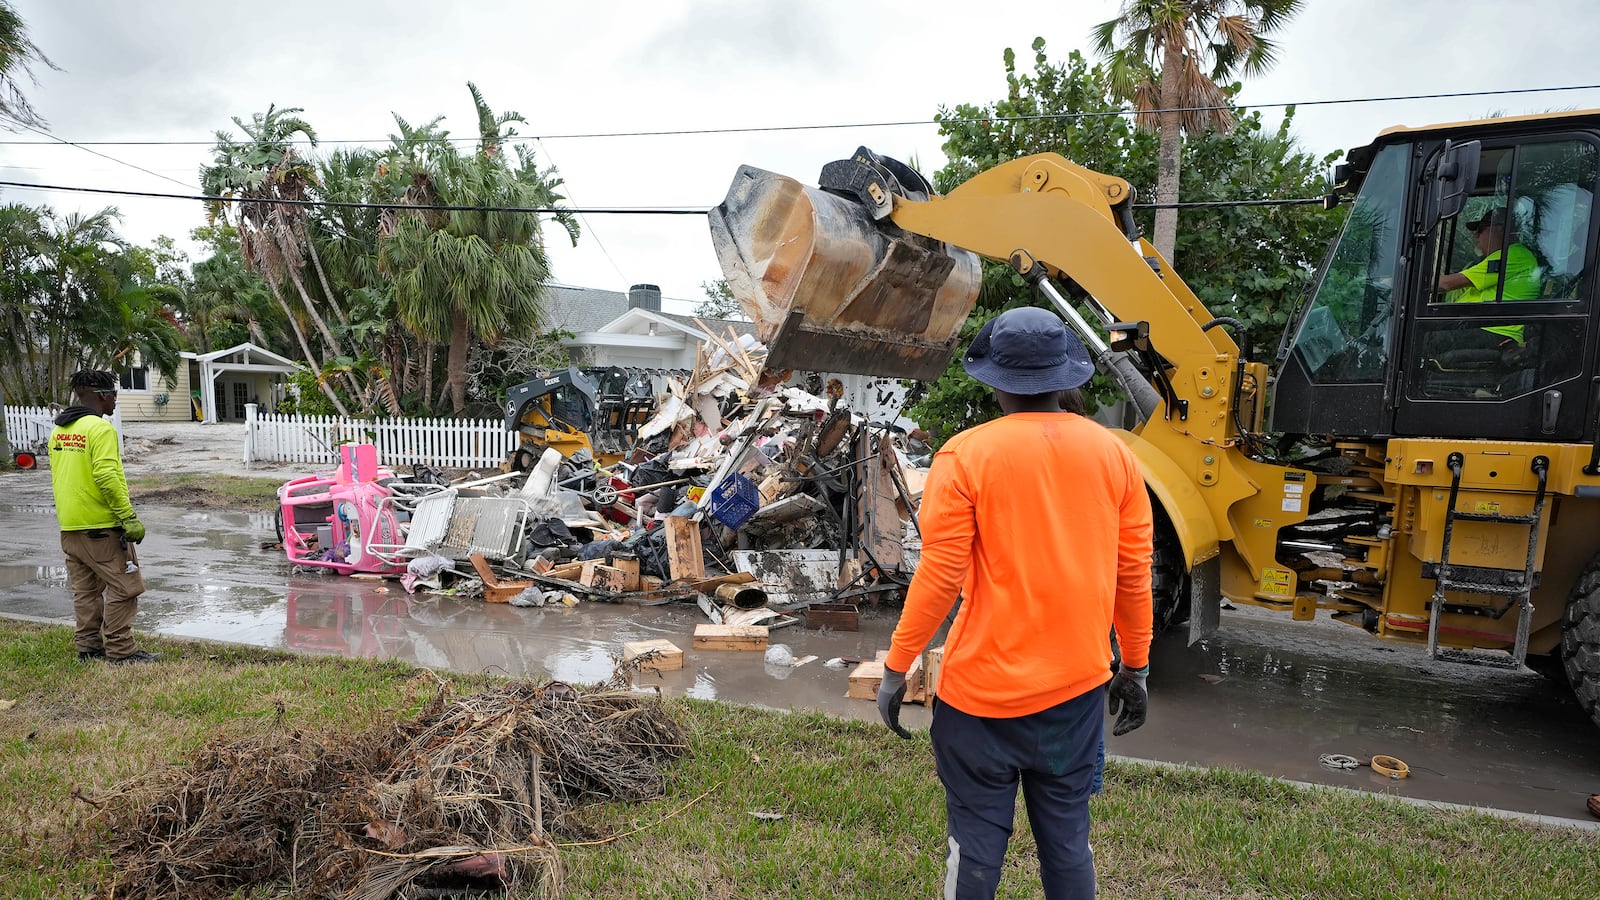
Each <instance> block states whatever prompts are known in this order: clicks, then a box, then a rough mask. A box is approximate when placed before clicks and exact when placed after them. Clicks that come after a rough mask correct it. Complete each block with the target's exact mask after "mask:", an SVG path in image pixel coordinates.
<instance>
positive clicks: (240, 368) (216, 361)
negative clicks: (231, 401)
mask: <svg viewBox="0 0 1600 900" xmlns="http://www.w3.org/2000/svg"><path fill="white" fill-rule="evenodd" d="M184 355H185V356H189V357H190V358H191V359H193V360H195V361H196V362H198V363H199V364H200V384H199V389H200V409H201V412H202V413H203V414H204V420H205V421H206V422H216V421H217V384H216V381H217V376H219V375H221V374H222V373H224V372H275V373H281V374H285V375H287V374H291V373H293V372H297V371H299V370H300V364H299V363H297V362H295V361H294V360H292V359H288V358H287V357H283V356H279V355H278V354H276V353H273V352H272V351H271V350H267V349H265V348H263V347H257V346H256V345H255V344H252V343H249V342H245V343H243V344H237V345H235V346H232V347H229V348H228V349H226V350H213V351H211V352H210V353H202V354H198V355H192V356H191V355H190V354H184Z"/></svg>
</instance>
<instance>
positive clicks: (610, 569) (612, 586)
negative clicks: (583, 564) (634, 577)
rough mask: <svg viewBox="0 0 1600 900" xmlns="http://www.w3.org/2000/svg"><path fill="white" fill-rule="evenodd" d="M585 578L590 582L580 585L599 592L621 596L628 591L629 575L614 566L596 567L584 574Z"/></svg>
mask: <svg viewBox="0 0 1600 900" xmlns="http://www.w3.org/2000/svg"><path fill="white" fill-rule="evenodd" d="M583 576H584V577H585V578H587V579H588V581H585V582H580V584H584V585H586V586H587V587H592V588H594V589H595V590H597V591H609V592H611V593H614V594H620V593H622V592H623V591H625V590H627V587H626V585H627V583H628V576H627V574H626V573H625V572H623V571H622V570H621V569H618V568H616V567H614V566H595V567H594V568H593V569H590V570H588V571H586V572H584V573H583Z"/></svg>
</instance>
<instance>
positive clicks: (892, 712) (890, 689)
mask: <svg viewBox="0 0 1600 900" xmlns="http://www.w3.org/2000/svg"><path fill="white" fill-rule="evenodd" d="M905 699H906V673H904V672H896V671H895V670H893V669H891V668H889V667H888V666H884V667H883V681H881V682H879V683H878V718H880V719H882V720H883V724H885V725H887V726H889V729H890V730H891V731H893V732H894V733H895V734H898V735H900V736H901V737H903V738H905V739H906V740H908V741H909V740H911V732H909V731H907V730H905V729H904V728H902V727H900V704H901V703H902V702H904V700H905Z"/></svg>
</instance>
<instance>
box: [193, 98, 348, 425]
mask: <svg viewBox="0 0 1600 900" xmlns="http://www.w3.org/2000/svg"><path fill="white" fill-rule="evenodd" d="M301 111H302V110H301V109H299V108H298V107H291V108H288V109H281V110H280V109H278V108H277V106H276V105H271V106H268V107H267V111H266V112H265V113H256V114H255V115H254V116H253V117H251V121H250V123H249V124H246V123H245V122H244V121H243V120H241V119H239V118H238V117H237V116H235V117H234V119H233V123H234V124H235V125H237V126H239V128H240V130H242V131H243V132H244V133H245V135H246V136H247V137H248V138H249V140H248V141H245V142H236V141H234V139H233V136H232V135H230V134H228V133H227V132H225V131H219V132H217V146H216V148H215V150H214V151H213V153H214V162H213V164H212V165H210V166H207V167H205V168H204V169H202V170H201V171H200V179H201V181H200V183H201V186H202V187H203V188H204V189H205V192H206V194H208V195H211V196H216V197H227V198H230V199H237V200H239V201H242V202H239V203H236V204H234V205H235V207H236V209H234V210H233V213H234V215H235V216H236V217H237V220H238V229H239V248H240V251H241V253H242V254H243V256H244V259H245V264H246V265H248V266H249V267H250V268H251V270H252V271H255V272H256V273H258V274H260V275H261V276H262V277H263V278H264V279H265V280H266V282H267V285H268V287H270V288H271V290H272V296H273V298H274V299H275V300H277V302H278V304H279V306H280V307H282V309H283V313H284V315H285V317H287V318H288V320H289V325H290V327H291V328H292V329H293V331H294V336H295V339H296V341H297V342H298V343H299V344H300V350H301V352H302V353H303V354H304V356H305V359H306V364H307V365H308V366H310V367H311V372H312V374H313V375H314V376H316V379H317V383H318V385H319V386H320V387H321V388H322V391H323V393H324V394H326V395H327V397H328V399H329V401H331V402H332V403H333V407H334V409H335V410H337V411H338V413H339V415H341V416H347V415H349V411H348V410H347V409H346V408H345V405H344V403H343V401H341V400H340V399H339V397H338V395H337V394H335V393H334V390H333V387H332V385H330V384H328V382H327V380H326V379H324V378H323V377H322V364H321V363H320V362H319V361H318V357H317V355H316V354H314V353H312V351H311V345H310V343H309V342H308V341H307V340H306V334H305V329H304V328H303V327H302V325H301V315H303V316H304V317H305V318H307V319H309V320H310V321H311V323H312V324H313V325H314V326H315V327H316V329H317V331H318V332H320V333H321V335H322V339H323V343H324V345H325V347H326V354H327V355H326V356H325V357H324V358H325V359H333V358H336V357H338V356H341V355H343V350H342V348H341V346H340V342H339V341H338V340H337V339H336V338H335V337H334V334H333V331H332V329H330V328H329V327H328V324H327V322H326V321H325V320H324V319H323V318H322V315H321V314H320V313H319V311H318V310H317V304H316V302H315V301H313V300H312V298H311V295H310V293H309V292H308V291H307V290H306V285H305V280H304V278H302V277H301V270H302V269H303V268H304V267H305V263H306V248H307V247H310V246H311V242H310V241H309V240H308V239H307V238H306V232H305V213H304V209H305V208H304V207H302V206H294V205H285V204H282V203H274V202H271V201H275V200H290V201H299V200H305V199H307V198H308V197H309V196H310V191H309V186H310V185H311V183H312V182H313V181H314V179H315V174H316V173H315V169H314V168H313V167H312V165H311V163H310V162H309V161H307V160H306V159H304V158H303V157H301V156H300V155H299V154H298V153H296V152H295V149H294V141H295V139H296V136H297V135H300V136H303V137H304V138H305V139H306V140H309V141H311V142H312V144H313V145H314V144H315V142H316V139H317V134H316V132H315V131H314V130H313V129H312V128H311V125H310V124H309V123H308V122H306V121H305V120H304V119H300V118H298V117H297V116H296V115H295V114H296V113H299V112H301ZM225 205H226V204H223V203H217V202H213V203H212V204H210V207H209V209H208V213H209V216H210V218H211V219H213V220H215V219H216V218H218V217H220V218H222V219H223V220H224V221H227V219H228V210H226V209H225V208H224V206H225ZM311 252H312V253H313V255H314V254H315V248H314V247H311ZM316 268H317V269H318V272H319V277H320V274H321V273H320V270H321V264H320V262H318V263H316ZM322 280H323V283H324V295H325V297H326V299H327V301H328V303H329V304H330V305H331V306H332V307H333V308H335V309H336V310H337V309H338V304H337V303H336V302H335V301H334V299H333V292H332V290H331V288H329V287H327V286H326V279H325V278H323V279H322ZM285 281H287V282H288V283H289V284H290V285H291V286H293V288H294V290H295V292H296V294H298V295H299V297H300V302H301V308H300V310H299V313H300V315H297V314H296V310H294V309H292V308H291V307H290V306H289V303H288V301H287V300H286V299H284V297H283V292H282V286H283V283H284V282H285ZM339 315H340V316H341V318H342V313H339Z"/></svg>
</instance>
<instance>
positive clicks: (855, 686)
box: [844, 650, 889, 700]
mask: <svg viewBox="0 0 1600 900" xmlns="http://www.w3.org/2000/svg"><path fill="white" fill-rule="evenodd" d="M888 655H889V651H887V650H879V651H878V658H877V659H872V660H867V661H866V662H863V663H861V664H860V665H858V666H856V667H855V669H854V670H852V671H851V672H850V683H849V686H848V687H846V688H845V692H844V695H845V696H846V697H849V698H850V699H852V700H876V699H878V685H880V684H882V683H883V660H884V658H885V657H887V656H888Z"/></svg>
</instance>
